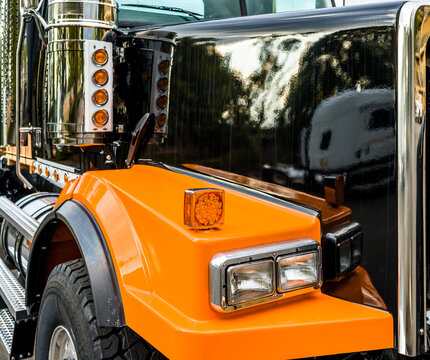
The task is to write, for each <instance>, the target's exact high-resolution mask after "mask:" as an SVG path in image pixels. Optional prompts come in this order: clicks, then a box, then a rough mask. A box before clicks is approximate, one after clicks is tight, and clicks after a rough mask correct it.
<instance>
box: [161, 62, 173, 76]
mask: <svg viewBox="0 0 430 360" xmlns="http://www.w3.org/2000/svg"><path fill="white" fill-rule="evenodd" d="M169 66H170V61H169V60H164V61H162V62H161V63H160V64H159V65H158V70H160V73H161V74H163V75H164V74H167V72H168V71H169Z"/></svg>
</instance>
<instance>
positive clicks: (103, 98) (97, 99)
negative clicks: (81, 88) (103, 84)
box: [93, 89, 109, 106]
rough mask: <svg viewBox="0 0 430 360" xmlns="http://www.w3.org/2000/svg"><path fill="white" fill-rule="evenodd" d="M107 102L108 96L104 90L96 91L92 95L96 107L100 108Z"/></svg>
mask: <svg viewBox="0 0 430 360" xmlns="http://www.w3.org/2000/svg"><path fill="white" fill-rule="evenodd" d="M108 100H109V95H108V92H107V91H106V90H105V89H100V90H97V91H96V92H95V93H94V94H93V101H94V103H95V104H96V105H98V106H102V105H104V104H106V103H107V101H108Z"/></svg>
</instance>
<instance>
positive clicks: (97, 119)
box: [93, 110, 109, 127]
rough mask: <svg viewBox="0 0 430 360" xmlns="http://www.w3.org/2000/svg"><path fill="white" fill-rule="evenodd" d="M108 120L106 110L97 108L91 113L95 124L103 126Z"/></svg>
mask: <svg viewBox="0 0 430 360" xmlns="http://www.w3.org/2000/svg"><path fill="white" fill-rule="evenodd" d="M108 120H109V114H108V112H107V111H106V110H97V111H96V112H95V113H94V115H93V122H94V124H95V125H96V126H99V127H101V126H103V125H105V124H106V123H107V122H108Z"/></svg>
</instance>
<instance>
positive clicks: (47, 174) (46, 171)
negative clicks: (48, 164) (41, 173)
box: [45, 168, 49, 177]
mask: <svg viewBox="0 0 430 360" xmlns="http://www.w3.org/2000/svg"><path fill="white" fill-rule="evenodd" d="M45 176H46V177H49V169H48V168H45Z"/></svg>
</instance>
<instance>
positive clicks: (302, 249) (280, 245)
mask: <svg viewBox="0 0 430 360" xmlns="http://www.w3.org/2000/svg"><path fill="white" fill-rule="evenodd" d="M310 252H316V253H317V257H318V279H317V282H316V283H314V284H311V285H307V286H304V287H300V288H296V289H293V290H291V291H288V292H279V291H278V289H277V286H276V284H277V283H278V277H279V274H278V270H277V266H276V265H277V259H278V258H279V257H281V256H285V255H301V254H303V255H304V254H308V253H310ZM262 260H271V261H273V264H274V268H275V269H276V270H275V271H276V272H275V279H274V281H275V282H274V283H275V291H274V292H273V294H272V295H270V296H266V297H263V298H258V299H253V300H249V301H246V302H242V303H238V304H234V305H232V304H229V303H228V301H227V287H228V284H227V269H228V268H229V267H231V266H236V265H242V264H251V263H256V262H259V261H262ZM209 272H210V298H211V306H212V308H213V309H214V310H216V311H218V312H231V311H236V310H239V309H243V308H248V307H251V306H255V305H259V304H262V303H266V302H271V301H275V300H279V299H281V298H284V297H291V296H294V295H299V294H302V293H303V292H309V291H312V290H313V289H314V288H318V287H320V286H321V281H322V276H321V246H320V244H319V243H318V242H317V241H315V240H314V239H311V238H303V239H294V240H288V241H282V242H277V243H272V244H265V245H261V246H253V247H248V248H243V249H237V250H231V251H226V252H222V253H218V254H216V255H215V256H214V257H213V258H212V260H211V261H210V264H209Z"/></svg>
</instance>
